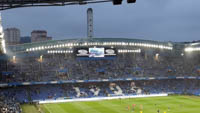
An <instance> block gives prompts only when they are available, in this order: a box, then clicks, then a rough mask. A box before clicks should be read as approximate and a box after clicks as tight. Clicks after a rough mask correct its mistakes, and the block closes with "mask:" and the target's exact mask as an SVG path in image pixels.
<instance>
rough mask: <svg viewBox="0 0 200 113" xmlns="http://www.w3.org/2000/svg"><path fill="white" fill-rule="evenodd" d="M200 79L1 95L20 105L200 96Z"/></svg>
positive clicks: (38, 87)
mask: <svg viewBox="0 0 200 113" xmlns="http://www.w3.org/2000/svg"><path fill="white" fill-rule="evenodd" d="M199 86H200V80H189V79H183V80H139V81H125V82H124V81H120V82H119V81H118V82H98V83H95V82H94V83H68V84H54V85H32V86H19V87H13V88H1V89H0V91H1V93H0V94H1V96H4V97H6V98H12V99H11V100H13V99H14V100H15V101H17V102H20V103H24V102H32V101H34V102H37V101H45V100H64V99H75V98H91V97H112V96H128V95H143V94H145V95H150V94H160V93H165V94H191V95H200V87H199Z"/></svg>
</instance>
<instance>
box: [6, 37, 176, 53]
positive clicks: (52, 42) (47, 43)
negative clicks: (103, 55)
mask: <svg viewBox="0 0 200 113" xmlns="http://www.w3.org/2000/svg"><path fill="white" fill-rule="evenodd" d="M90 42H91V43H93V42H99V43H108V42H114V43H117V42H120V43H121V42H122V43H143V44H154V45H163V46H168V47H172V46H173V44H172V43H171V42H158V41H151V40H140V39H128V38H93V39H92V40H90V39H87V38H84V39H65V40H50V41H44V42H38V43H27V44H19V45H14V46H8V49H9V50H10V51H12V52H25V51H26V50H27V49H30V48H35V47H42V46H43V47H44V46H55V45H59V44H68V43H78V44H83V43H90Z"/></svg>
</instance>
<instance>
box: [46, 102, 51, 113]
mask: <svg viewBox="0 0 200 113" xmlns="http://www.w3.org/2000/svg"><path fill="white" fill-rule="evenodd" d="M44 107H45V108H46V109H47V111H48V112H49V113H52V112H51V110H50V109H49V108H48V107H47V106H46V104H44Z"/></svg>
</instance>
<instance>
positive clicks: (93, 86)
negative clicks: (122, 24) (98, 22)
mask: <svg viewBox="0 0 200 113" xmlns="http://www.w3.org/2000/svg"><path fill="white" fill-rule="evenodd" d="M6 51H7V53H6V55H1V63H0V65H1V72H2V73H1V76H0V77H1V78H0V87H1V88H0V90H1V91H0V93H1V98H0V102H1V103H0V106H2V109H1V111H2V112H3V111H10V112H11V113H12V112H16V113H20V112H22V113H129V112H137V113H189V112H199V110H200V108H199V104H200V98H199V95H200V65H199V60H200V59H199V51H200V43H199V42H191V43H174V42H158V41H151V40H140V39H127V38H89V39H88V38H84V39H66V40H52V41H44V42H38V43H27V44H19V45H14V46H8V47H7V49H6ZM3 113H4V112H3Z"/></svg>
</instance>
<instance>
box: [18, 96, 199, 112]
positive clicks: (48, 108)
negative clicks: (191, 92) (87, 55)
mask: <svg viewBox="0 0 200 113" xmlns="http://www.w3.org/2000/svg"><path fill="white" fill-rule="evenodd" d="M133 104H136V107H135V111H134V112H133V111H132V105H133ZM140 105H142V106H143V110H142V111H143V113H157V110H158V109H159V110H160V113H164V111H166V113H200V97H195V96H168V97H151V98H132V99H121V100H120V99H116V100H103V101H92V102H70V103H56V104H41V105H39V108H40V109H41V111H43V113H140ZM128 106H130V108H131V110H128ZM168 108H170V109H168ZM22 109H23V111H24V112H23V113H39V112H36V111H35V109H36V107H34V105H27V104H25V105H22Z"/></svg>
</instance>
